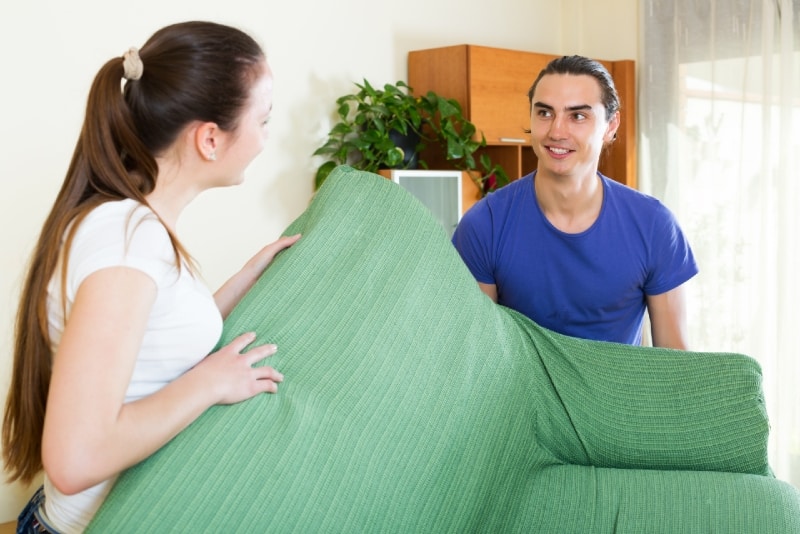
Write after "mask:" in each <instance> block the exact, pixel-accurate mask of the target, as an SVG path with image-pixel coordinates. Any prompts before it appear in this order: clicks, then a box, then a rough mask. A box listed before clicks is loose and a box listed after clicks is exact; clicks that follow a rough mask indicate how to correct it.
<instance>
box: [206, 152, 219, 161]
mask: <svg viewBox="0 0 800 534" xmlns="http://www.w3.org/2000/svg"><path fill="white" fill-rule="evenodd" d="M208 161H217V153H216V152H212V153H211V154H209V155H208Z"/></svg>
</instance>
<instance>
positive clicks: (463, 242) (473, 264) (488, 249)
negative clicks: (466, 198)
mask: <svg viewBox="0 0 800 534" xmlns="http://www.w3.org/2000/svg"><path fill="white" fill-rule="evenodd" d="M453 246H455V248H456V250H457V251H458V253H459V254H460V255H461V259H462V260H463V261H464V263H465V264H466V265H467V268H468V269H469V270H470V272H471V273H472V276H474V277H475V279H476V280H477V281H478V282H480V283H483V284H495V283H496V282H495V277H494V263H493V261H492V258H493V254H492V218H491V212H490V209H489V206H488V203H487V202H486V201H485V199H484V200H482V201H479V202H478V203H477V204H475V205H474V206H473V207H472V208H471V209H469V210H468V211H467V212H466V213H465V214H464V216H463V217H462V218H461V221H460V222H459V223H458V226H457V227H456V231H455V232H454V233H453Z"/></svg>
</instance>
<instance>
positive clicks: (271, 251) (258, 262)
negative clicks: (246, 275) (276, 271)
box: [242, 234, 300, 278]
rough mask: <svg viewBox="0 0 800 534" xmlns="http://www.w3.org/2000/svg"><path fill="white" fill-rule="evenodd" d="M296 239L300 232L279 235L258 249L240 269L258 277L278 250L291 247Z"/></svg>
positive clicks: (298, 237)
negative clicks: (279, 236)
mask: <svg viewBox="0 0 800 534" xmlns="http://www.w3.org/2000/svg"><path fill="white" fill-rule="evenodd" d="M298 239H300V234H297V235H292V236H285V237H281V238H280V239H278V240H277V241H275V242H274V243H270V244H269V245H267V246H265V247H264V248H262V249H261V250H259V251H258V253H257V254H256V255H255V256H253V257H252V258H250V260H249V261H248V262H247V263H246V264H245V266H244V268H243V269H242V270H243V271H249V272H251V273H252V274H254V275H255V277H256V278H258V277H259V276H261V273H263V272H264V269H266V268H267V267H268V266H269V264H270V263H272V260H274V259H275V256H277V255H278V252H280V251H282V250H284V249H287V248H289V247H291V246H292V245H294V244H295V243H297V240H298Z"/></svg>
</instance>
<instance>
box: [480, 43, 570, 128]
mask: <svg viewBox="0 0 800 534" xmlns="http://www.w3.org/2000/svg"><path fill="white" fill-rule="evenodd" d="M467 53H468V56H469V59H468V61H469V90H470V101H469V111H470V120H471V121H472V122H473V124H475V126H476V127H477V128H478V129H479V130H482V131H483V134H484V135H485V136H486V142H487V143H489V144H496V143H525V144H527V143H528V142H529V136H528V134H527V133H525V130H527V129H528V128H530V104H529V102H528V89H530V87H531V85H532V84H533V81H534V80H535V79H536V76H537V75H538V74H539V71H541V70H542V69H543V68H544V67H545V66H547V63H549V62H550V61H551V60H552V59H554V58H555V57H556V56H552V55H548V54H537V53H533V52H519V51H515V50H503V49H499V48H487V47H482V46H469V47H468V50H467Z"/></svg>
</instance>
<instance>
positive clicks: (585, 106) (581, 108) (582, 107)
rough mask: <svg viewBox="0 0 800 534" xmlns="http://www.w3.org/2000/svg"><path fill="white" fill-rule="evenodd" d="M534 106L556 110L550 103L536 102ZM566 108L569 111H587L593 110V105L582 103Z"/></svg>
mask: <svg viewBox="0 0 800 534" xmlns="http://www.w3.org/2000/svg"><path fill="white" fill-rule="evenodd" d="M533 107H535V108H543V109H549V110H554V108H553V106H551V105H550V104H545V103H544V102H534V104H533ZM565 109H566V110H567V111H587V110H591V109H592V106H590V105H589V104H580V105H577V106H569V107H567V108H565Z"/></svg>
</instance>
